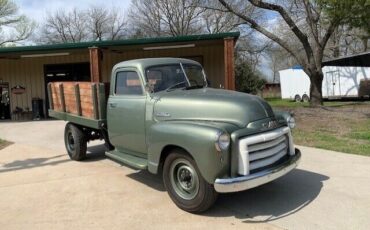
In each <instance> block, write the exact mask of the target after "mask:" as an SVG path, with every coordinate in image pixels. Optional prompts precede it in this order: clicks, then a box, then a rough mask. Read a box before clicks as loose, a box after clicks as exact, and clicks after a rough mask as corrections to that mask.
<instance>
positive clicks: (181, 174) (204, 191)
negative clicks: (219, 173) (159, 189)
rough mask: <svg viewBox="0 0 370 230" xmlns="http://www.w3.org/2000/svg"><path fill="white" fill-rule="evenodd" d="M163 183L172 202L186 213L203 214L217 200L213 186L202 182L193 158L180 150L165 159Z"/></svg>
mask: <svg viewBox="0 0 370 230" xmlns="http://www.w3.org/2000/svg"><path fill="white" fill-rule="evenodd" d="M163 182H164V185H165V187H166V189H167V192H168V194H169V196H170V197H171V199H172V200H173V202H174V203H175V204H176V205H177V206H178V207H179V208H181V209H183V210H185V211H187V212H193V213H200V212H204V211H206V210H207V209H208V208H210V207H211V206H212V205H213V203H214V202H215V201H216V199H217V195H218V194H217V192H216V191H215V190H214V187H213V185H212V184H209V183H207V181H205V180H204V178H203V177H202V175H201V174H200V173H199V170H198V167H197V166H196V163H195V161H194V160H193V158H191V157H190V156H189V155H188V154H187V153H186V152H185V151H182V150H180V149H177V150H174V151H172V152H171V153H170V154H169V155H168V157H167V158H166V160H165V162H164V166H163Z"/></svg>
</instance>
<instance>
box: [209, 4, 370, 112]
mask: <svg viewBox="0 0 370 230" xmlns="http://www.w3.org/2000/svg"><path fill="white" fill-rule="evenodd" d="M218 1H219V2H220V4H221V5H222V7H221V8H218V9H216V10H218V11H223V12H231V13H233V14H234V15H236V16H238V17H239V18H240V19H241V20H242V23H243V24H245V25H248V26H249V27H250V28H252V29H253V30H255V31H257V32H259V33H260V34H262V35H264V36H265V37H267V38H268V39H270V40H272V41H273V42H275V43H277V44H278V45H279V46H281V47H282V48H283V49H285V50H286V51H287V52H288V53H289V54H290V55H291V56H292V57H294V58H295V60H296V61H297V63H299V64H300V65H301V66H302V67H303V70H304V71H305V72H306V73H307V75H308V76H309V77H310V81H311V87H310V94H311V100H310V105H311V106H318V105H322V80H323V72H322V60H323V56H324V51H325V48H326V45H327V43H328V41H329V39H330V37H331V36H332V34H333V33H334V31H335V30H336V29H337V28H338V26H339V25H341V24H343V23H345V21H347V20H348V18H352V17H354V15H355V14H354V13H356V12H357V8H356V7H354V5H353V4H352V2H353V1H356V2H358V4H359V5H361V1H362V2H363V1H364V0H352V1H348V0H327V1H331V2H333V3H335V4H331V5H330V8H329V7H328V5H327V1H326V0H294V1H291V0H276V1H263V0H247V1H241V0H238V1H230V0H229V1H227V0H218ZM208 2H209V1H208ZM245 3H247V7H248V9H253V10H249V11H246V10H245V9H246V8H245V7H240V6H243V4H245ZM326 9H330V11H331V12H336V11H337V10H340V11H343V9H345V11H346V13H345V15H343V14H339V15H337V14H333V15H330V14H329V13H328V10H326ZM255 11H259V12H261V13H263V15H264V17H255ZM271 16H273V17H276V18H278V19H279V20H281V21H282V22H284V24H283V26H284V27H283V28H284V29H283V31H284V33H273V32H272V31H271V25H270V24H269V23H266V20H268V19H269V18H271ZM263 19H266V20H265V21H263ZM287 37H288V38H287ZM292 43H293V44H294V45H292Z"/></svg>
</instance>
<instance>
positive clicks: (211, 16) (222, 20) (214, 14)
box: [195, 1, 240, 34]
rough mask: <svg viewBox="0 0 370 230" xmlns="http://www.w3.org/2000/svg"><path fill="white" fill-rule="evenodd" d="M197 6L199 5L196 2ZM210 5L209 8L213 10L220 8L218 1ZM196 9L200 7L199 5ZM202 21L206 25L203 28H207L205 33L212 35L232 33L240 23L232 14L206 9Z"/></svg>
mask: <svg viewBox="0 0 370 230" xmlns="http://www.w3.org/2000/svg"><path fill="white" fill-rule="evenodd" d="M195 4H199V3H198V2H196V3H195ZM209 4H210V6H209V7H211V8H217V7H219V3H218V2H217V1H212V2H210V3H209ZM196 7H199V5H198V6H196ZM201 19H202V24H203V25H204V26H203V27H204V28H205V31H204V32H206V33H210V34H214V33H223V32H230V31H232V30H235V29H237V26H238V25H239V23H240V19H239V18H238V17H237V16H235V15H234V14H232V13H229V12H224V11H215V10H211V9H206V10H205V11H204V12H203V13H202V15H201Z"/></svg>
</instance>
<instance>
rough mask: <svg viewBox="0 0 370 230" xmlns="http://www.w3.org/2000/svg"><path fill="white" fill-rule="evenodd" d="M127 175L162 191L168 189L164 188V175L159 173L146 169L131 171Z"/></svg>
mask: <svg viewBox="0 0 370 230" xmlns="http://www.w3.org/2000/svg"><path fill="white" fill-rule="evenodd" d="M127 177H129V178H131V179H134V180H136V181H138V182H140V183H142V184H145V185H147V186H148V187H150V188H152V189H155V190H157V191H160V192H165V191H166V189H165V188H164V185H163V181H162V175H159V174H151V173H150V172H148V171H146V170H142V171H138V172H135V173H131V174H129V175H127Z"/></svg>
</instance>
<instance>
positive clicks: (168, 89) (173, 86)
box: [166, 81, 187, 92]
mask: <svg viewBox="0 0 370 230" xmlns="http://www.w3.org/2000/svg"><path fill="white" fill-rule="evenodd" d="M185 83H187V81H181V82H178V83H176V84H174V85H171V86H170V87H168V88H167V89H166V91H167V92H169V91H171V90H173V89H174V88H176V87H177V86H179V85H182V84H185ZM185 87H186V86H184V87H182V88H185Z"/></svg>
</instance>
